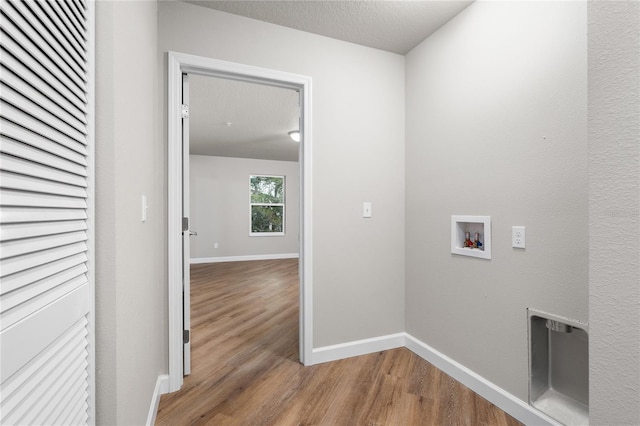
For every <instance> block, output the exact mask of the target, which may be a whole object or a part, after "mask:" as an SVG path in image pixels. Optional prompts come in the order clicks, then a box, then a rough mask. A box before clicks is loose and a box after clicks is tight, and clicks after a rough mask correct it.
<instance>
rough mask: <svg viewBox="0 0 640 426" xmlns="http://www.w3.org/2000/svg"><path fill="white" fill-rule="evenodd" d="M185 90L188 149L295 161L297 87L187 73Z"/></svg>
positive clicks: (221, 155) (204, 152)
mask: <svg viewBox="0 0 640 426" xmlns="http://www.w3.org/2000/svg"><path fill="white" fill-rule="evenodd" d="M189 94H190V99H189V145H190V146H189V147H190V152H191V154H197V155H215V156H219V157H238V158H260V159H263V160H281V161H298V146H299V144H298V143H296V142H294V141H293V140H291V138H290V137H289V135H288V133H289V132H290V131H292V130H297V129H298V117H299V116H300V112H299V111H300V109H299V107H298V92H296V91H294V90H291V89H283V88H278V87H272V86H265V85H261V84H254V83H247V82H240V81H235V80H225V79H221V78H214V77H206V76H201V75H190V76H189Z"/></svg>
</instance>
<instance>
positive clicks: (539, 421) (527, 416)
mask: <svg viewBox="0 0 640 426" xmlns="http://www.w3.org/2000/svg"><path fill="white" fill-rule="evenodd" d="M404 334H405V346H406V347H407V349H409V350H410V351H412V352H413V353H415V354H416V355H418V356H419V357H420V358H422V359H424V360H425V361H427V362H429V363H430V364H433V365H434V366H435V367H437V368H438V369H440V370H442V371H444V372H445V373H446V374H448V375H449V376H451V377H453V378H454V379H456V380H457V381H459V382H460V383H462V384H463V385H465V386H466V387H468V388H469V389H471V390H472V391H474V392H475V393H477V394H478V395H480V396H482V397H483V398H484V399H486V400H487V401H489V402H491V403H492V404H494V405H495V406H496V407H498V408H500V409H501V410H503V411H504V412H506V413H507V414H509V415H510V416H512V417H514V418H515V419H516V420H518V421H520V422H522V423H524V424H526V425H544V426H559V425H560V424H559V423H558V422H556V421H555V420H553V419H552V418H551V417H549V416H547V415H545V414H543V413H541V412H540V411H538V410H537V409H535V408H533V407H531V406H530V405H529V404H527V403H526V402H524V401H523V400H521V399H520V398H517V397H516V396H515V395H513V394H511V393H509V392H507V391H505V390H504V389H502V388H500V387H499V386H497V385H495V384H494V383H492V382H490V381H489V380H487V379H485V378H484V377H482V376H480V375H479V374H477V373H475V372H474V371H472V370H470V369H469V368H467V367H465V366H464V365H462V364H460V363H458V362H457V361H454V360H453V359H451V358H449V357H448V356H446V355H445V354H443V353H441V352H439V351H438V350H436V349H434V348H432V347H431V346H429V345H427V344H426V343H424V342H422V341H420V340H418V339H416V338H415V337H413V336H412V335H410V334H408V333H404Z"/></svg>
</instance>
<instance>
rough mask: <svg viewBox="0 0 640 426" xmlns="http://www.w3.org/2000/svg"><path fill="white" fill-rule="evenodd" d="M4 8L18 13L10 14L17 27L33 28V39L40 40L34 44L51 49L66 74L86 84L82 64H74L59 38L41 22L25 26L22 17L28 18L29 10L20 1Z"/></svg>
mask: <svg viewBox="0 0 640 426" xmlns="http://www.w3.org/2000/svg"><path fill="white" fill-rule="evenodd" d="M6 7H12V8H13V9H14V10H15V11H16V12H18V13H12V16H13V17H14V18H15V21H16V24H17V25H18V27H25V26H27V25H31V26H33V29H34V30H35V34H37V35H36V36H35V37H39V38H40V40H36V41H35V42H36V44H38V45H43V44H46V45H47V46H48V48H50V49H53V51H55V52H56V54H57V55H59V56H60V58H61V59H62V60H64V64H60V66H64V67H68V68H67V69H66V72H67V73H68V74H73V75H74V76H76V77H77V78H79V79H81V80H82V81H84V82H85V83H86V82H87V76H86V68H83V67H82V66H81V64H82V62H76V61H75V60H74V59H73V58H72V57H71V55H70V53H69V51H68V50H67V49H66V46H65V44H64V43H61V42H60V40H59V37H56V36H55V35H54V34H53V33H52V32H51V31H49V29H48V28H45V27H44V25H43V24H42V22H40V21H39V20H32V21H30V22H29V23H28V24H27V22H26V20H25V18H24V16H29V14H30V10H29V9H28V8H27V6H26V4H25V3H22V2H20V1H13V2H7V4H6ZM63 39H64V38H63ZM45 49H46V48H45ZM80 88H81V90H82V86H80Z"/></svg>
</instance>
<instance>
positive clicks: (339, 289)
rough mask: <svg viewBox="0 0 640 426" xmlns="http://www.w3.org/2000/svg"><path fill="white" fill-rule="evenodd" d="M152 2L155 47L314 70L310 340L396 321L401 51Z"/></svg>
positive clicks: (390, 327)
mask: <svg viewBox="0 0 640 426" xmlns="http://www.w3.org/2000/svg"><path fill="white" fill-rule="evenodd" d="M158 9H159V44H158V46H159V49H160V53H161V54H162V55H166V52H167V51H169V50H172V51H178V52H184V53H191V54H196V55H200V56H206V57H209V58H215V59H222V60H227V61H232V62H238V63H242V64H247V65H254V66H260V67H265V68H270V69H275V70H281V71H287V72H292V73H298V74H303V75H307V76H310V77H312V79H313V96H312V102H313V105H312V108H313V112H312V114H313V142H314V144H313V212H312V214H313V227H314V229H313V232H314V235H313V238H314V239H313V250H314V252H313V265H314V273H313V279H314V282H313V288H314V290H313V302H314V311H313V315H314V318H313V325H314V336H313V340H314V341H313V346H314V347H321V346H326V345H332V344H337V343H342V342H348V341H353V340H358V339H365V338H369V337H376V336H381V335H386V334H390V333H397V332H400V331H402V330H403V329H404V287H403V282H404V219H403V218H404V169H403V163H404V58H403V57H402V56H400V55H396V54H391V53H387V52H383V51H379V50H375V49H370V48H366V47H362V46H358V45H355V44H351V43H345V42H342V41H338V40H334V39H330V38H326V37H321V36H317V35H313V34H310V33H304V32H300V31H296V30H292V29H289V28H284V27H281V26H277V25H272V24H267V23H264V22H260V21H256V20H252V19H247V18H243V17H239V16H236V15H231V14H226V13H222V12H218V11H214V10H208V9H205V8H202V7H197V6H194V5H190V4H185V3H182V2H160V3H159V4H158ZM163 59H164V58H163ZM165 63H166V59H165V60H163V61H162V62H161V65H160V68H159V70H158V72H160V73H161V75H165V74H166V71H165ZM163 96H164V95H163ZM163 99H164V98H163ZM162 102H165V101H164V100H163V101H162ZM363 201H371V202H373V218H371V219H363V218H362V217H361V213H362V202H363Z"/></svg>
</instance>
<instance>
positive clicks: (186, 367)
mask: <svg viewBox="0 0 640 426" xmlns="http://www.w3.org/2000/svg"><path fill="white" fill-rule="evenodd" d="M190 225H191V224H190V223H189V75H188V74H182V305H183V320H182V321H183V330H184V331H183V336H184V349H183V374H184V375H185V376H186V375H189V374H191V285H190V280H191V274H190V270H189V268H190V255H189V237H190V236H191V230H190Z"/></svg>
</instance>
